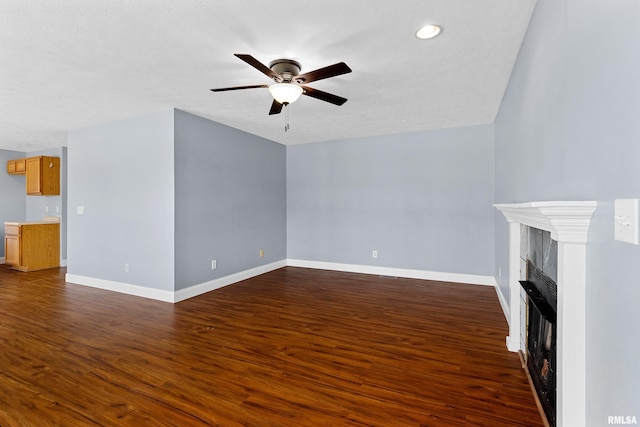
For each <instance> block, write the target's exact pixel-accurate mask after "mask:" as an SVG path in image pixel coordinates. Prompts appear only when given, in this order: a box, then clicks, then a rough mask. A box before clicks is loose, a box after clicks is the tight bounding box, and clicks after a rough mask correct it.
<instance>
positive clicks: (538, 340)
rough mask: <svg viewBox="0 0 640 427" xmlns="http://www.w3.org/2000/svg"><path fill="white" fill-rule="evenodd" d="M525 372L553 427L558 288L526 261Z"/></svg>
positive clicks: (554, 421)
mask: <svg viewBox="0 0 640 427" xmlns="http://www.w3.org/2000/svg"><path fill="white" fill-rule="evenodd" d="M520 284H521V285H522V287H523V289H524V290H525V291H526V293H527V296H528V298H527V300H528V302H527V368H528V370H529V375H530V376H531V380H532V382H533V386H534V388H535V389H536V392H537V395H538V399H539V400H540V404H541V406H542V408H543V410H544V413H545V415H546V417H547V421H548V422H549V425H550V426H555V425H556V369H557V361H556V335H557V333H556V332H557V327H556V319H557V316H556V310H557V285H556V283H555V282H554V281H553V280H551V279H550V278H549V277H548V276H547V275H545V274H544V273H543V272H542V270H540V269H538V268H537V267H535V266H534V265H533V263H531V261H527V280H524V281H521V282H520Z"/></svg>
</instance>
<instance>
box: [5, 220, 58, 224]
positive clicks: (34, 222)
mask: <svg viewBox="0 0 640 427" xmlns="http://www.w3.org/2000/svg"><path fill="white" fill-rule="evenodd" d="M40 224H60V221H45V220H40V221H6V222H5V223H4V225H40Z"/></svg>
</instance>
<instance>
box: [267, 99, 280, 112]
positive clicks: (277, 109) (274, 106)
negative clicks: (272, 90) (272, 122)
mask: <svg viewBox="0 0 640 427" xmlns="http://www.w3.org/2000/svg"><path fill="white" fill-rule="evenodd" d="M281 111H282V104H280V103H279V102H278V101H276V100H275V99H274V100H273V104H271V110H269V115H270V116H271V115H272V114H280V112H281Z"/></svg>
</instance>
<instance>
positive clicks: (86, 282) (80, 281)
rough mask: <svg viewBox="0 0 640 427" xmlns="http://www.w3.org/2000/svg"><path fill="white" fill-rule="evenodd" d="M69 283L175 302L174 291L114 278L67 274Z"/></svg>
mask: <svg viewBox="0 0 640 427" xmlns="http://www.w3.org/2000/svg"><path fill="white" fill-rule="evenodd" d="M65 281H66V282H67V283H73V284H74V285H83V286H89V287H91V288H98V289H104V290H107V291H114V292H119V293H121V294H128V295H135V296H138V297H144V298H150V299H155V300H159V301H165V302H173V295H174V293H173V292H172V291H163V290H160V289H153V288H147V287H145V286H138V285H132V284H130V283H122V282H115V281H113V280H105V279H97V278H95V277H87V276H79V275H77V274H69V273H67V274H66V275H65Z"/></svg>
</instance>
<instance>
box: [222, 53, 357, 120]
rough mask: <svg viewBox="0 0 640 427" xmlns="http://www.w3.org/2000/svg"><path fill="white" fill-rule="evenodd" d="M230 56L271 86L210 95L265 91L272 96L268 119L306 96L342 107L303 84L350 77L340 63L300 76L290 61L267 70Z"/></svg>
mask: <svg viewBox="0 0 640 427" xmlns="http://www.w3.org/2000/svg"><path fill="white" fill-rule="evenodd" d="M234 55H235V56H237V57H238V58H240V59H241V60H243V61H244V62H246V63H247V64H249V65H251V66H252V67H253V68H255V69H257V70H258V71H260V72H261V73H263V74H264V75H266V76H267V77H269V78H271V79H273V81H274V82H275V83H273V84H271V85H266V84H263V85H250V86H234V87H225V88H219V89H211V90H212V91H213V92H224V91H228V90H239V89H256V88H268V89H269V92H271V95H272V96H273V103H272V104H271V109H270V110H269V114H270V115H271V114H279V113H280V112H281V111H282V107H283V106H286V105H289V104H291V103H293V102H295V101H296V100H297V99H298V98H299V97H300V95H307V96H310V97H312V98H316V99H319V100H321V101H325V102H330V103H331V104H335V105H342V104H344V103H345V102H347V98H343V97H341V96H338V95H334V94H331V93H328V92H323V91H321V90H318V89H313V88H311V87H309V86H305V85H306V84H307V83H311V82H315V81H317V80H322V79H328V78H329V77H335V76H339V75H341V74H347V73H350V72H351V68H349V67H348V66H347V64H345V63H344V62H339V63H337V64H333V65H329V66H327V67H323V68H319V69H317V70H314V71H309V72H308V73H304V74H300V70H301V66H300V63H299V62H298V61H294V60H293V59H276V60H275V61H271V62H270V63H269V66H268V67H267V66H266V65H264V64H263V63H261V62H260V61H258V60H257V59H255V58H254V57H253V56H251V55H247V54H241V53H235V54H234Z"/></svg>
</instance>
